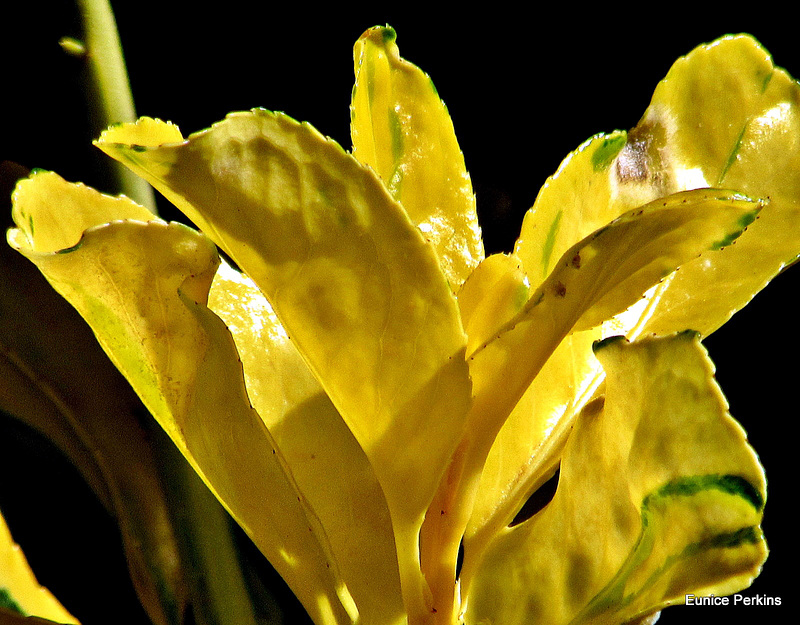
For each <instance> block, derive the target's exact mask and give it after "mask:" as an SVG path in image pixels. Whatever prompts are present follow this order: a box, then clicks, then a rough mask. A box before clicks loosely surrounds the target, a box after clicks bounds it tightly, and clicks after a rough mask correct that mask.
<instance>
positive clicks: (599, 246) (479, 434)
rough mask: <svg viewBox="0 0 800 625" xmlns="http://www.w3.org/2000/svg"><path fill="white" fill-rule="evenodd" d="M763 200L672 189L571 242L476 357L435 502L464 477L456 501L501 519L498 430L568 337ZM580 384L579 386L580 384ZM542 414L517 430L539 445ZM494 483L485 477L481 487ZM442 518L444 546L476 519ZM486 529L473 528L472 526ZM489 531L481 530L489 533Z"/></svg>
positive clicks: (728, 231)
mask: <svg viewBox="0 0 800 625" xmlns="http://www.w3.org/2000/svg"><path fill="white" fill-rule="evenodd" d="M760 208H761V204H760V203H759V202H755V201H752V200H749V199H746V198H743V197H741V196H739V195H737V194H735V193H732V192H729V191H721V190H714V189H702V190H697V191H691V192H687V193H682V194H675V195H673V196H669V197H667V198H664V199H662V200H658V201H657V202H654V203H652V204H648V205H646V206H643V207H641V208H639V209H636V210H634V211H632V212H629V213H626V214H625V215H623V216H621V217H619V218H617V219H616V220H614V221H613V222H611V223H610V224H608V225H607V226H605V227H604V228H601V229H600V230H598V231H597V232H595V233H593V234H591V235H590V236H588V237H586V238H585V239H584V240H583V241H580V242H579V243H577V244H576V245H574V246H573V247H572V248H570V249H569V250H567V252H566V253H565V254H564V255H563V256H562V257H561V259H560V260H559V261H558V263H556V265H555V269H554V270H553V271H552V272H551V274H550V275H549V276H548V278H547V279H546V280H545V281H544V282H543V283H542V284H541V285H540V286H539V288H538V289H536V290H535V291H534V292H533V293H532V295H531V296H530V298H529V300H528V302H527V303H526V304H525V305H524V306H523V307H522V309H521V310H520V312H519V313H518V314H517V315H516V316H515V317H513V318H512V319H510V320H509V321H508V322H506V323H505V325H504V326H503V327H501V328H500V329H499V330H498V331H497V332H496V333H495V335H494V336H493V337H492V338H490V339H489V340H488V341H487V342H486V343H484V344H483V345H481V346H480V347H478V348H477V349H476V350H475V351H473V352H472V353H471V355H470V356H469V358H468V361H469V366H470V374H471V376H472V381H473V389H474V391H473V402H474V403H473V406H472V409H471V412H470V415H469V424H468V427H467V430H466V433H465V438H464V440H463V442H462V444H461V446H460V449H459V455H458V462H460V463H461V465H460V466H455V465H454V466H453V468H452V469H451V471H450V475H449V477H448V480H447V481H445V482H444V483H443V486H442V489H441V490H440V492H439V493H438V495H437V501H439V502H442V503H441V504H437V505H441V506H442V508H444V507H445V506H447V505H448V504H447V502H448V501H449V500H451V498H452V497H453V495H452V494H450V493H449V491H450V490H451V489H452V487H451V486H450V484H449V482H450V481H451V479H456V480H458V481H459V482H460V486H459V488H460V489H461V492H459V494H458V495H457V497H458V499H459V500H461V501H467V502H469V505H470V506H471V505H472V502H473V501H475V500H476V497H481V498H484V501H483V502H481V503H480V504H479V505H478V508H479V512H478V513H479V514H481V515H482V516H484V519H481V520H480V523H481V524H487V523H496V521H497V519H496V518H495V519H494V520H492V519H485V515H486V514H487V513H488V514H489V515H490V516H491V515H494V514H495V512H497V513H498V514H503V513H504V511H505V512H508V508H507V507H506V506H507V505H510V504H511V503H512V502H511V501H503V500H502V499H503V498H502V496H498V494H497V492H496V491H495V490H491V491H487V492H483V493H479V491H478V487H479V480H480V479H481V475H482V473H483V468H484V465H485V462H486V459H487V457H488V455H489V451H490V448H491V447H492V445H493V443H494V442H495V440H496V436H497V434H498V432H499V431H500V429H501V427H502V426H503V425H504V423H505V422H506V420H507V418H508V417H509V415H510V414H511V413H512V411H513V410H514V408H515V406H517V405H518V403H519V401H520V399H522V398H523V396H524V394H525V392H526V390H527V389H528V388H529V387H530V385H531V383H532V382H533V381H534V379H535V378H536V377H537V375H538V374H539V372H540V371H541V369H542V367H543V366H544V365H545V363H546V362H547V361H548V359H549V358H550V357H551V356H552V355H553V353H554V352H555V351H556V350H557V348H558V347H559V345H561V344H562V341H563V340H564V338H565V337H567V336H568V335H569V334H570V333H573V332H576V331H580V330H582V329H588V328H591V327H594V326H596V325H599V324H601V323H602V322H603V321H604V320H606V319H609V318H610V317H612V316H613V315H614V314H616V313H618V312H620V311H623V310H625V309H626V308H627V307H629V306H631V305H633V304H635V303H636V301H637V300H639V299H641V297H642V294H643V293H644V292H645V291H647V289H648V288H649V287H651V286H652V285H653V284H655V283H657V282H658V281H659V280H660V279H662V278H663V277H664V276H666V275H668V274H670V273H671V272H672V271H674V270H675V269H676V268H677V267H678V266H680V265H681V264H682V263H684V262H686V261H687V260H690V259H692V258H694V257H696V256H697V255H698V254H700V253H702V252H704V251H706V250H708V249H715V248H716V247H717V244H718V242H719V241H723V240H727V239H728V238H730V237H732V236H735V233H737V232H739V231H740V229H741V225H740V224H741V222H742V221H743V220H745V221H746V220H752V219H753V218H754V216H755V215H756V214H757V213H758V211H759V210H760ZM567 356H569V354H567ZM575 372H576V369H573V373H575ZM556 377H558V376H556ZM562 379H563V378H562ZM567 381H569V380H567ZM559 383H560V382H559ZM582 388H583V387H581V386H578V387H576V388H574V389H572V390H573V391H578V392H580V391H581V389H582ZM587 390H588V389H587ZM536 418H537V419H538V423H537V424H535V425H534V428H535V430H538V431H531V430H530V429H527V426H526V427H525V428H523V429H522V431H521V432H520V433H519V434H520V435H532V436H535V437H537V438H538V440H537V438H532V439H531V441H530V443H529V444H530V445H531V446H532V448H533V449H536V448H537V447H538V446H539V445H540V444H541V443H542V442H543V439H544V437H547V436H551V435H552V434H553V432H551V431H550V424H548V422H547V415H546V414H540V415H538V416H537V417H536ZM523 419H524V416H523ZM523 423H524V421H523ZM557 426H558V429H557V431H556V434H557V436H555V437H554V439H553V441H551V442H552V445H551V449H550V451H549V452H548V454H552V455H550V456H549V457H548V456H542V458H544V459H545V460H546V461H552V460H554V459H555V458H556V457H557V454H558V451H559V448H560V445H561V444H563V440H564V438H565V437H566V435H567V433H568V432H569V427H570V423H569V421H567V420H560V421H559V422H558V424H557ZM520 449H524V447H520V446H516V447H512V448H510V451H512V453H517V452H518V451H519V450H520ZM538 461H539V460H537V462H538ZM523 462H524V461H523ZM495 466H497V465H495ZM505 466H508V465H505ZM523 466H524V464H523ZM545 468H546V466H545ZM456 474H458V475H457V476H456ZM512 478H513V476H512ZM489 479H492V478H491V477H490V478H489ZM491 483H492V482H490V481H487V480H484V485H486V484H491ZM489 500H494V502H492V501H489ZM498 500H499V506H498ZM520 505H521V502H520ZM462 506H463V504H462ZM493 506H495V509H494V510H493V509H492V507H493ZM429 519H430V517H429ZM442 523H443V524H446V525H449V529H448V530H446V531H440V530H438V529H436V528H435V527H431V526H434V525H437V524H438V523H437V521H436V520H435V519H433V520H428V521H427V522H426V528H425V532H424V536H425V537H431V536H436V535H440V536H445V537H444V538H443V539H439V540H440V541H441V543H442V546H441V549H442V550H443V551H445V550H447V549H449V550H450V551H451V552H452V551H453V550H455V549H457V547H458V541H460V540H461V536H462V534H463V532H464V530H465V528H467V526H468V525H469V524H470V519H468V518H467V519H464V518H459V519H458V520H455V519H454V520H452V521H451V520H449V519H443V520H442ZM479 529H480V528H474V526H473V530H471V533H475V532H476V531H478V530H479ZM486 538H488V536H486V535H484V538H483V540H485V539H486ZM471 547H472V549H471V553H470V555H467V554H466V549H465V558H464V568H465V570H466V571H467V573H465V575H464V578H465V579H462V584H463V585H464V586H468V584H469V580H468V575H469V571H470V567H471V566H472V565H471V564H470V563H468V562H467V558H470V559H473V558H474V559H475V561H477V559H479V558H480V551H481V548H480V547H478V548H477V549H476V548H475V547H476V544H475V543H473V544H472V545H471ZM442 576H444V573H443V572H442Z"/></svg>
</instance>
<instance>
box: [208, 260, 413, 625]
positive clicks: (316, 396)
mask: <svg viewBox="0 0 800 625" xmlns="http://www.w3.org/2000/svg"><path fill="white" fill-rule="evenodd" d="M208 305H209V308H210V309H211V310H213V311H214V312H215V313H216V314H217V315H218V316H219V317H220V318H221V319H222V320H223V321H224V322H225V325H226V326H227V327H228V329H229V330H230V331H231V334H232V335H233V339H234V342H235V343H236V348H237V350H238V352H239V356H240V357H241V359H242V365H243V367H244V375H245V381H246V385H247V394H248V396H249V398H250V401H251V402H252V404H253V407H254V408H255V409H256V412H258V414H259V416H260V417H261V419H262V420H263V421H264V424H265V425H266V426H267V428H268V429H269V431H270V433H271V434H272V435H273V437H274V438H275V442H276V444H277V445H278V447H279V448H280V450H281V452H282V453H283V456H284V457H285V458H286V462H287V464H288V465H289V466H290V467H291V470H292V475H293V476H294V479H295V481H296V482H297V485H298V487H299V489H300V490H301V491H302V492H303V495H304V496H305V498H306V499H307V500H308V501H309V503H310V505H311V506H312V507H313V509H314V512H315V513H316V515H317V516H318V517H319V520H320V523H321V524H322V525H323V527H324V528H325V533H326V535H327V537H328V540H329V542H330V547H331V551H332V553H333V554H334V556H335V557H336V560H337V563H338V567H339V570H340V572H341V575H342V579H343V580H344V581H345V583H346V584H347V587H348V590H349V591H350V593H351V594H352V596H353V601H354V602H355V604H356V606H357V607H358V611H359V615H360V618H361V619H363V620H364V622H367V623H375V624H378V623H398V622H401V621H402V620H403V618H404V610H403V604H402V594H401V590H400V577H399V572H398V565H397V555H396V553H395V544H394V534H393V533H392V524H391V519H390V518H389V510H388V507H387V505H386V499H385V497H384V495H383V491H382V490H381V488H380V485H379V484H378V481H377V479H376V477H375V473H374V471H373V470H372V467H371V466H370V464H369V460H368V459H367V457H366V455H365V454H364V452H363V450H362V449H361V447H359V445H358V442H357V441H356V440H355V438H354V437H353V435H352V433H351V432H350V430H349V429H348V428H347V425H345V423H344V421H343V420H342V418H341V416H340V415H339V413H338V412H337V411H336V408H334V406H333V404H332V403H331V401H330V399H328V397H327V395H325V392H324V391H323V390H322V387H321V386H320V384H319V382H318V381H317V380H316V378H315V377H314V376H313V375H312V374H311V371H310V370H309V369H308V367H307V366H306V364H305V362H304V361H303V359H302V357H301V356H300V354H299V353H298V351H297V349H296V348H295V347H294V344H293V343H292V341H291V340H290V339H289V336H288V335H287V334H286V331H285V330H284V329H283V327H282V326H281V325H280V322H279V321H278V318H277V316H276V315H275V313H274V312H273V311H272V307H271V306H270V305H269V302H268V301H267V300H266V298H265V297H264V296H263V295H262V294H261V292H260V291H259V290H258V287H256V286H255V284H254V283H253V282H252V281H251V280H250V279H249V278H247V276H244V275H242V274H241V273H239V272H238V271H236V270H235V269H232V268H230V267H229V266H228V265H227V264H225V263H224V262H223V263H222V264H221V265H220V268H219V271H218V272H217V274H216V276H214V282H213V283H212V285H211V291H210V293H209V301H208ZM365 553H368V554H370V561H369V565H367V563H366V562H365V561H364V558H363V554H365Z"/></svg>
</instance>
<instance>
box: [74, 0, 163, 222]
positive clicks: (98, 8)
mask: <svg viewBox="0 0 800 625" xmlns="http://www.w3.org/2000/svg"><path fill="white" fill-rule="evenodd" d="M78 8H79V10H80V14H81V19H82V21H83V27H84V33H83V36H84V40H85V41H84V45H85V48H86V52H85V57H86V60H87V63H88V66H89V67H88V69H89V74H90V85H91V91H93V92H94V93H90V94H89V107H90V109H91V110H92V113H93V115H94V119H95V122H96V123H97V124H98V126H99V127H98V128H97V131H98V134H99V131H100V130H104V129H105V128H107V127H108V126H111V125H113V124H119V123H122V122H133V121H135V120H136V109H135V107H134V104H133V95H132V94H131V88H130V81H129V80H128V71H127V69H126V67H125V59H124V57H123V53H122V45H121V44H120V40H119V33H118V31H117V24H116V21H115V19H114V13H113V12H112V10H111V5H110V3H109V1H108V0H78ZM110 167H112V168H113V169H112V176H113V178H114V180H115V183H116V185H117V186H118V189H117V190H118V191H119V192H121V193H124V194H125V195H127V196H128V197H129V198H131V199H132V200H134V201H135V202H138V203H139V204H141V205H143V206H146V207H147V208H149V209H150V210H151V211H152V212H153V213H156V204H155V196H154V194H153V189H152V187H151V186H150V185H149V184H148V183H147V182H145V181H144V180H142V179H141V178H139V177H138V176H136V175H135V174H134V173H132V172H131V171H130V170H128V169H127V168H126V167H124V166H123V165H121V164H119V163H116V162H114V163H113V164H111V165H110Z"/></svg>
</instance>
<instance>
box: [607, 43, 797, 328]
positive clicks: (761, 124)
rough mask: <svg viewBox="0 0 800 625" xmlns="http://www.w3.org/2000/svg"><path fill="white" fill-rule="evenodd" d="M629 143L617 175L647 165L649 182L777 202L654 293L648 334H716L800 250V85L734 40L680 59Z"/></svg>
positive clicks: (665, 188) (641, 172) (759, 51)
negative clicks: (698, 298)
mask: <svg viewBox="0 0 800 625" xmlns="http://www.w3.org/2000/svg"><path fill="white" fill-rule="evenodd" d="M630 137H631V139H629V142H628V144H627V145H626V147H625V149H624V150H623V151H622V152H621V153H620V157H619V159H618V161H617V169H618V170H619V169H620V167H623V165H622V164H621V161H622V162H623V163H638V165H637V168H636V169H635V171H636V175H637V176H638V177H639V178H641V179H642V181H641V182H640V183H639V184H640V185H647V186H649V187H651V188H653V189H656V190H659V191H660V192H662V193H663V192H672V191H677V190H682V189H688V188H694V187H698V186H724V187H726V188H730V189H737V190H738V191H740V192H742V193H745V194H747V195H750V196H752V197H764V198H768V199H769V207H768V208H767V209H766V210H764V212H763V214H762V215H761V217H760V219H759V220H758V221H757V222H756V223H754V224H752V226H750V227H749V228H748V230H747V232H745V233H744V235H743V236H742V237H740V238H739V240H737V242H736V245H735V246H732V247H730V248H728V249H726V250H725V253H723V254H719V255H715V256H714V257H713V258H709V259H698V260H696V261H695V262H693V263H691V264H688V265H687V266H686V267H684V268H683V269H682V271H681V272H679V273H678V274H676V275H675V277H674V278H673V279H672V280H671V281H670V283H669V284H668V285H665V286H664V287H663V288H662V289H660V290H659V291H658V292H657V293H656V294H655V295H654V297H653V299H654V306H653V314H652V317H651V318H650V319H649V321H648V322H647V323H646V324H644V326H643V327H642V328H641V332H642V333H649V332H656V333H668V332H673V331H676V330H679V329H682V328H693V329H696V330H698V331H700V332H701V333H702V334H703V335H707V334H710V333H711V332H713V331H714V330H716V329H717V328H718V327H719V326H721V325H722V324H723V323H725V321H727V320H728V318H729V317H730V316H731V315H732V314H733V313H734V312H736V311H737V310H739V309H740V308H742V307H743V306H744V305H745V304H747V302H748V301H750V299H751V298H752V297H753V296H754V295H755V294H756V293H757V292H758V291H760V290H761V289H762V288H764V286H766V284H767V283H768V282H769V281H770V280H771V279H772V278H773V277H774V276H775V275H776V274H777V273H778V272H780V271H781V270H782V269H784V268H785V267H786V266H787V265H788V264H790V263H793V262H794V261H795V259H796V258H797V256H798V254H800V240H798V234H797V233H800V176H799V175H798V173H797V172H798V171H800V86H798V84H797V82H796V81H795V80H793V79H792V78H791V77H790V76H789V75H788V74H787V73H786V72H784V71H783V70H781V69H778V68H776V67H775V66H774V65H773V63H772V60H771V58H770V57H769V55H768V54H767V52H766V51H764V49H763V48H761V47H760V46H759V45H758V44H757V43H756V42H755V41H754V40H753V39H752V38H751V37H748V36H736V37H726V38H723V39H720V40H718V41H716V42H714V43H712V44H709V45H707V46H701V47H699V48H697V49H696V50H694V51H693V52H692V53H690V54H689V55H687V56H686V57H684V58H682V59H680V60H678V61H677V62H676V63H675V65H674V66H673V67H672V69H671V70H670V71H669V73H668V74H667V77H666V78H665V79H664V81H662V82H661V83H660V84H659V86H658V88H657V89H656V91H655V94H654V95H653V100H652V103H651V104H650V106H649V107H648V109H647V111H646V113H645V115H644V117H643V118H642V121H641V122H640V123H639V125H638V126H637V127H636V128H635V129H634V130H633V131H631V133H630ZM617 177H618V178H619V176H617ZM620 186H621V187H625V186H626V185H625V184H620ZM695 293H702V294H703V306H697V305H695V304H694V303H693V302H694V300H693V294H695Z"/></svg>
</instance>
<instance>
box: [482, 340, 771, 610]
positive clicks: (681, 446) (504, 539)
mask: <svg viewBox="0 0 800 625" xmlns="http://www.w3.org/2000/svg"><path fill="white" fill-rule="evenodd" d="M597 357H598V358H599V359H600V361H601V362H602V363H603V367H604V368H605V370H606V375H607V382H606V396H605V402H604V403H603V402H602V401H598V402H594V403H591V404H589V405H588V406H587V408H586V409H585V410H584V412H583V413H582V414H581V416H580V417H579V419H578V420H577V422H576V424H575V427H574V430H573V433H572V435H571V436H570V439H569V441H568V443H567V446H566V449H565V450H564V455H563V457H562V459H561V471H560V478H559V483H558V490H557V491H556V493H555V496H554V497H553V499H552V501H551V502H550V503H549V504H548V505H546V506H545V508H544V509H543V510H541V511H540V512H539V513H538V514H536V515H534V516H533V517H532V518H531V519H529V520H527V521H525V522H523V523H521V524H518V525H515V526H513V527H507V528H505V529H503V530H502V531H501V532H500V533H499V536H498V537H497V539H496V540H495V542H494V543H493V544H492V546H491V548H490V549H489V551H488V553H487V555H486V559H485V560H484V563H483V566H482V567H481V568H480V569H479V572H478V573H477V576H476V579H475V581H474V584H473V587H472V592H471V593H470V600H469V605H468V610H469V613H470V617H469V620H470V622H476V623H477V622H482V619H487V622H492V623H507V624H509V625H513V624H515V623H520V624H522V623H530V622H532V621H535V622H537V623H543V624H548V623H574V624H576V625H577V624H578V623H598V624H599V623H604V624H606V623H607V624H609V625H611V624H612V623H620V622H627V621H628V620H630V619H633V618H635V617H639V616H642V615H646V614H648V613H651V612H655V611H658V610H660V609H661V608H663V607H665V606H666V605H669V604H670V603H682V602H683V599H684V595H685V594H686V593H696V594H700V595H708V594H710V593H715V594H717V595H719V594H728V593H732V592H735V591H737V590H740V589H741V588H744V587H746V586H747V585H749V583H750V582H751V581H752V579H753V577H755V575H757V574H758V571H759V569H760V566H761V564H762V562H763V561H764V558H765V557H766V547H765V543H764V541H763V538H762V535H761V530H760V528H759V523H760V521H761V514H762V508H763V505H764V499H765V493H766V490H765V488H766V484H765V482H764V476H763V471H762V469H761V466H760V465H759V463H758V460H757V458H756V456H755V453H754V452H753V451H752V449H750V447H749V446H748V445H747V443H746V439H745V435H744V432H743V430H742V428H741V427H740V426H739V425H738V423H736V422H735V421H734V420H733V419H732V418H731V417H730V416H729V415H728V413H727V406H726V403H725V401H724V399H723V397H722V395H721V393H720V391H719V389H718V387H717V386H716V383H715V382H714V380H713V368H712V365H711V363H710V361H709V360H708V358H707V356H706V354H705V351H704V350H703V349H702V347H700V345H699V340H698V337H697V335H696V334H693V333H683V334H680V335H677V336H673V337H668V338H662V339H644V340H642V341H640V342H637V343H627V342H626V341H625V340H624V339H622V340H620V339H616V340H613V339H607V340H606V341H605V342H604V343H601V344H600V345H599V346H598V348H597ZM587 467H591V470H587Z"/></svg>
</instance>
